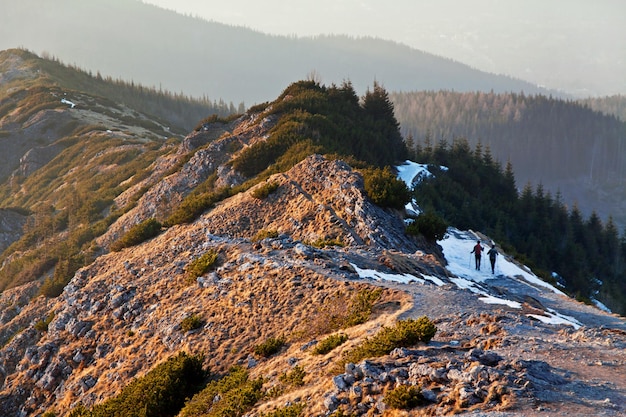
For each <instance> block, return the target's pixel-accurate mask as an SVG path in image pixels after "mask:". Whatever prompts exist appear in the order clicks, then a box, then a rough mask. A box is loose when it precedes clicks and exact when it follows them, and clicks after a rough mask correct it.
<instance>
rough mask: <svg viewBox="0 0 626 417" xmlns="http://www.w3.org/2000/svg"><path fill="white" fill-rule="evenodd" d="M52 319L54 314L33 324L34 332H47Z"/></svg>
mask: <svg viewBox="0 0 626 417" xmlns="http://www.w3.org/2000/svg"><path fill="white" fill-rule="evenodd" d="M53 318H54V312H52V313H50V314H48V317H46V318H45V319H42V320H39V321H38V322H37V323H35V330H37V331H40V332H47V331H48V325H49V324H50V322H51V321H52V319H53Z"/></svg>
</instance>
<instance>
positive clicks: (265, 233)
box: [252, 229, 278, 242]
mask: <svg viewBox="0 0 626 417" xmlns="http://www.w3.org/2000/svg"><path fill="white" fill-rule="evenodd" d="M277 237H278V232H277V231H276V230H265V229H261V230H259V231H258V232H257V233H256V234H255V235H254V237H253V238H252V241H253V242H258V241H259V240H263V239H276V238H277Z"/></svg>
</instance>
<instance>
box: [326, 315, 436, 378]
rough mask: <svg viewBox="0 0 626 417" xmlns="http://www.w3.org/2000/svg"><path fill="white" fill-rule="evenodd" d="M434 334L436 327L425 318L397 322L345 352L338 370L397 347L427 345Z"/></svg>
mask: <svg viewBox="0 0 626 417" xmlns="http://www.w3.org/2000/svg"><path fill="white" fill-rule="evenodd" d="M436 332H437V327H436V326H435V325H434V324H433V323H432V322H431V321H430V319H428V317H426V316H423V317H420V318H418V319H417V320H413V319H408V320H401V321H398V322H397V323H396V325H395V326H394V327H383V328H382V330H380V331H379V332H378V333H376V335H374V336H373V337H371V338H367V339H365V340H364V341H363V343H361V344H360V345H359V346H356V347H355V348H353V349H351V350H349V351H347V352H345V353H344V355H343V357H342V360H341V361H340V363H339V365H338V369H339V368H340V369H343V366H344V365H345V364H346V363H358V362H360V361H361V360H363V359H366V358H370V357H379V356H384V355H388V354H389V353H390V352H391V351H392V350H394V349H395V348H398V347H409V346H414V345H416V344H417V343H418V342H424V343H428V342H430V339H432V338H433V336H434V335H435V333H436Z"/></svg>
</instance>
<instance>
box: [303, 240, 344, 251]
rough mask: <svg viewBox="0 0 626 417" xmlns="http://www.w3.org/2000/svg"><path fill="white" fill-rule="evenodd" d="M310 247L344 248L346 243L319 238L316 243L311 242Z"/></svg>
mask: <svg viewBox="0 0 626 417" xmlns="http://www.w3.org/2000/svg"><path fill="white" fill-rule="evenodd" d="M309 245H310V246H313V247H315V248H320V249H322V248H325V247H326V246H339V247H344V246H345V243H343V242H342V241H341V240H340V239H324V238H319V239H317V240H316V241H315V242H311V243H309Z"/></svg>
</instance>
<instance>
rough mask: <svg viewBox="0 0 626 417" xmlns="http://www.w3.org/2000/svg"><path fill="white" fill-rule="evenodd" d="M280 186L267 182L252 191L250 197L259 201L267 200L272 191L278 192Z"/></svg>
mask: <svg viewBox="0 0 626 417" xmlns="http://www.w3.org/2000/svg"><path fill="white" fill-rule="evenodd" d="M279 186H280V185H279V184H278V183H276V182H267V183H265V184H263V185H261V186H258V187H257V188H255V189H254V190H252V197H254V198H258V199H259V200H263V199H264V198H267V196H269V195H270V194H272V193H273V192H274V191H276V190H278V187H279Z"/></svg>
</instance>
